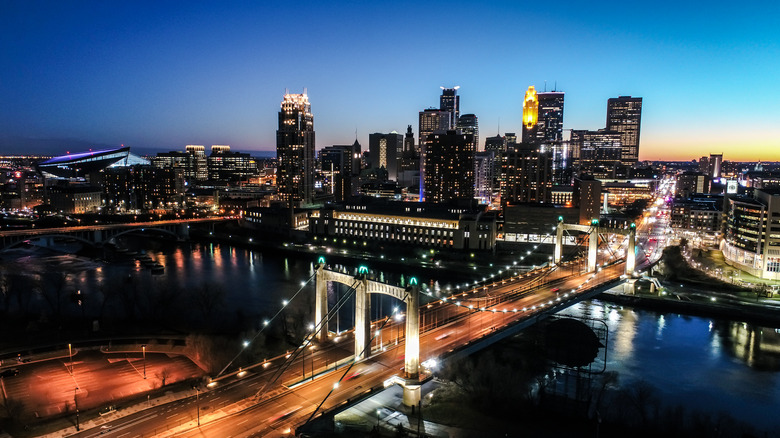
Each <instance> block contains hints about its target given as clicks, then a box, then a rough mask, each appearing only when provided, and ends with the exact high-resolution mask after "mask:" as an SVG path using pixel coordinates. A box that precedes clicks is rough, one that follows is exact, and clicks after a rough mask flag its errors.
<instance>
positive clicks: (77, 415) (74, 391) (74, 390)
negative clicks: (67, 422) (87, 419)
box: [73, 386, 81, 432]
mask: <svg viewBox="0 0 780 438" xmlns="http://www.w3.org/2000/svg"><path fill="white" fill-rule="evenodd" d="M78 390H79V387H78V386H77V387H75V388H74V389H73V404H74V405H76V432H78V431H80V430H81V425H80V424H79V402H78V399H77V398H76V392H77V391H78Z"/></svg>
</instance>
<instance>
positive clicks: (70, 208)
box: [46, 184, 102, 214]
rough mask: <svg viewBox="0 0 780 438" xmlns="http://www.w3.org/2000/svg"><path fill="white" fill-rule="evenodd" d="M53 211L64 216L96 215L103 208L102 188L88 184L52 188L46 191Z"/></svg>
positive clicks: (47, 200)
mask: <svg viewBox="0 0 780 438" xmlns="http://www.w3.org/2000/svg"><path fill="white" fill-rule="evenodd" d="M46 202H47V203H48V204H50V205H51V207H52V210H54V211H56V212H60V213H64V214H83V213H94V212H97V211H98V209H99V208H100V207H101V206H102V193H101V190H100V187H96V186H91V185H88V184H77V185H67V186H52V187H49V188H48V190H47V191H46Z"/></svg>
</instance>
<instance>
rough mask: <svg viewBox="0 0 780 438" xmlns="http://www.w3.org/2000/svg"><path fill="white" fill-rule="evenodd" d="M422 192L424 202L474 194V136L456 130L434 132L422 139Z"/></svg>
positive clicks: (441, 200)
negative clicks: (424, 151)
mask: <svg viewBox="0 0 780 438" xmlns="http://www.w3.org/2000/svg"><path fill="white" fill-rule="evenodd" d="M425 143H426V144H425V150H426V151H427V153H426V154H425V156H424V158H423V160H424V162H423V168H424V172H423V176H422V177H423V178H424V181H423V193H422V194H421V197H424V200H425V201H427V202H447V201H450V200H453V199H472V198H473V197H474V153H475V150H474V147H473V144H474V140H473V138H472V136H471V135H470V134H460V133H458V132H457V131H455V130H449V131H446V132H434V133H433V134H431V135H429V136H428V137H427V139H426V140H425Z"/></svg>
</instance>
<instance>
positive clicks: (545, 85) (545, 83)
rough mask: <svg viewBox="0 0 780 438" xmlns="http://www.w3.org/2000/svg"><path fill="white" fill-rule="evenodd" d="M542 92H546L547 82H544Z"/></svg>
mask: <svg viewBox="0 0 780 438" xmlns="http://www.w3.org/2000/svg"><path fill="white" fill-rule="evenodd" d="M544 92H545V93H546V92H547V81H544Z"/></svg>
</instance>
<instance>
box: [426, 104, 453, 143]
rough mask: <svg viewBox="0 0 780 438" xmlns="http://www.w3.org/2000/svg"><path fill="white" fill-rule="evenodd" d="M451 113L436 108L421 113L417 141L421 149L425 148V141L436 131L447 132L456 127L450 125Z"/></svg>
mask: <svg viewBox="0 0 780 438" xmlns="http://www.w3.org/2000/svg"><path fill="white" fill-rule="evenodd" d="M450 114H451V113H450V112H449V111H442V110H440V109H436V108H428V109H426V110H424V111H420V124H419V129H418V132H419V136H418V138H417V141H418V142H419V144H420V149H421V150H422V148H423V147H424V146H425V139H426V138H427V137H428V136H429V135H430V134H432V133H433V132H434V131H447V130H449V129H453V128H454V127H455V125H450Z"/></svg>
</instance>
